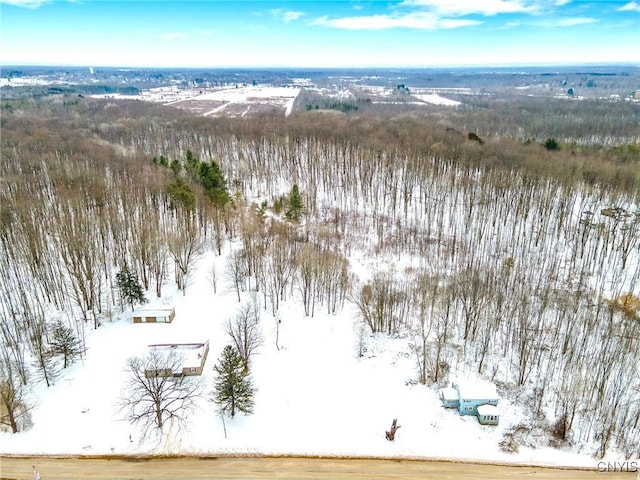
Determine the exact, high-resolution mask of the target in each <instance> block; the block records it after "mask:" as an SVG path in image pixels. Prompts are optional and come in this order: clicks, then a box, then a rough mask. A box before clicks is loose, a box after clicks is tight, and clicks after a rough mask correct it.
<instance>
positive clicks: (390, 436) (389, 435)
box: [385, 418, 400, 442]
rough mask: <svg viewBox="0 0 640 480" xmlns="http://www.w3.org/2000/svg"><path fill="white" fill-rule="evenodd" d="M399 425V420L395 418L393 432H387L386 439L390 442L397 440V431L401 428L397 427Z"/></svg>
mask: <svg viewBox="0 0 640 480" xmlns="http://www.w3.org/2000/svg"><path fill="white" fill-rule="evenodd" d="M397 423H398V419H397V418H394V419H393V422H391V430H389V431H386V432H385V437H386V439H387V440H389V441H390V442H393V441H394V440H395V438H396V430H398V429H399V428H400V426H399V425H397Z"/></svg>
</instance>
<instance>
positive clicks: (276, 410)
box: [0, 245, 596, 468]
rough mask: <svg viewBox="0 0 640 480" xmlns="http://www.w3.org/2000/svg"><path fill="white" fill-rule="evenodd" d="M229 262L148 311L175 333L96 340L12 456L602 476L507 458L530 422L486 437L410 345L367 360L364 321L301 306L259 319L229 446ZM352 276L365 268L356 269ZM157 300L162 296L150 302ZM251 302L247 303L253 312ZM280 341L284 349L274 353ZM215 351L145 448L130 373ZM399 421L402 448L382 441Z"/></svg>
mask: <svg viewBox="0 0 640 480" xmlns="http://www.w3.org/2000/svg"><path fill="white" fill-rule="evenodd" d="M230 248H231V246H230V245H227V247H226V251H225V254H223V255H222V256H220V257H217V256H215V255H214V254H213V253H211V252H208V253H206V254H204V255H203V257H202V258H201V260H200V261H199V263H198V269H197V271H195V272H194V274H193V275H192V277H191V281H190V284H189V287H188V288H187V292H186V295H185V296H183V295H182V293H181V292H177V291H176V290H175V288H174V287H173V285H167V286H166V287H165V288H164V291H163V293H164V296H163V298H162V299H160V300H157V299H153V301H152V302H151V304H150V307H154V306H155V307H160V306H166V305H175V308H176V317H175V320H174V321H173V323H171V324H133V323H132V322H131V317H130V312H127V313H125V314H122V315H119V316H117V317H116V318H115V319H114V321H112V322H109V321H107V322H105V323H103V325H102V326H100V327H99V328H98V329H97V330H94V331H91V332H90V333H89V335H88V351H87V354H86V357H85V358H84V359H83V360H82V361H79V362H78V363H76V364H75V365H73V366H71V367H69V368H67V369H66V370H64V371H63V373H62V375H61V376H60V378H59V379H58V380H57V382H56V384H55V385H54V386H52V387H50V388H46V387H44V386H43V385H39V386H38V387H37V391H34V392H32V398H33V399H36V404H35V407H34V409H33V411H32V418H33V426H32V427H31V428H30V429H29V430H27V431H24V432H21V433H18V434H11V433H0V453H4V454H9V453H10V454H87V455H89V454H91V455H94V454H111V453H116V454H160V453H180V454H243V453H253V454H291V455H340V456H342V455H354V456H385V457H430V458H433V457H446V458H464V459H479V460H485V461H505V462H517V463H533V464H550V465H575V466H586V467H593V468H595V465H596V460H594V459H593V458H591V457H589V456H586V455H577V454H573V453H569V452H563V451H558V450H553V449H550V448H538V449H535V450H533V449H527V448H520V451H519V453H517V454H506V453H503V452H501V451H500V448H499V442H500V441H501V439H502V437H503V434H504V432H505V431H506V430H507V429H509V427H511V426H513V425H515V424H518V423H519V422H520V421H521V420H522V418H523V417H524V412H523V411H522V410H521V409H520V407H519V406H518V405H514V404H513V403H512V402H510V401H508V400H505V399H503V400H502V401H501V403H500V411H501V419H500V425H499V426H497V427H491V426H481V425H480V424H479V423H478V421H477V420H476V418H475V417H461V416H459V415H458V414H457V412H456V411H455V410H446V409H444V408H442V406H441V403H440V400H439V399H438V396H437V393H438V392H437V390H436V389H435V388H430V387H428V386H424V385H421V384H419V383H416V382H415V381H414V380H415V378H416V369H415V360H414V357H413V355H412V354H410V353H409V352H410V350H409V346H408V345H409V341H410V339H408V338H389V337H386V336H383V335H381V336H371V335H369V333H368V332H367V333H366V338H365V347H366V351H365V353H364V356H363V357H362V358H358V355H357V351H358V348H357V344H358V328H356V327H355V326H354V322H356V315H355V310H354V309H353V307H351V306H349V304H347V306H346V307H345V309H344V310H342V311H341V312H339V313H338V314H337V315H327V314H326V313H325V312H322V309H321V308H317V310H316V317H315V318H308V317H305V316H304V314H303V311H302V306H301V305H300V302H298V301H296V300H289V301H287V302H284V303H283V304H282V305H281V309H280V312H279V318H280V323H279V324H278V323H277V322H276V320H275V319H274V318H273V317H272V316H271V314H270V313H269V312H267V311H263V312H262V319H261V328H262V334H263V337H264V343H263V345H262V347H261V348H260V350H259V351H258V354H257V355H256V356H255V357H254V358H253V361H252V368H251V371H252V378H253V382H254V386H255V387H256V388H257V392H256V395H255V412H254V414H253V415H251V416H244V415H242V414H240V415H237V416H236V417H235V418H234V419H228V418H227V419H226V429H227V438H225V434H224V429H223V424H222V422H221V419H220V417H219V416H218V415H217V414H216V411H215V408H214V405H213V404H212V403H211V402H210V401H209V400H208V399H209V398H210V397H211V391H212V389H213V365H214V364H215V363H217V361H218V358H219V356H220V353H221V351H222V349H223V347H224V346H225V345H227V344H229V343H230V341H229V338H228V337H227V335H226V333H225V323H226V322H227V320H228V319H230V318H232V317H233V316H234V315H235V313H236V311H237V309H238V307H239V303H238V302H237V297H236V295H235V293H234V292H230V291H229V289H228V288H226V286H225V285H224V282H223V281H222V280H218V293H214V291H213V287H212V284H211V283H210V281H209V279H208V272H210V271H211V266H212V264H214V263H215V265H216V270H217V272H219V274H218V278H221V277H222V272H224V265H225V257H226V255H228V253H229V251H230ZM352 260H353V262H354V267H355V270H357V269H358V268H359V265H358V264H360V268H362V263H364V259H363V258H358V257H357V256H354V257H353V258H352ZM148 296H149V297H150V298H152V297H153V292H148ZM249 299H250V297H249V294H248V293H245V294H244V296H243V302H244V301H249ZM276 337H277V338H278V341H277V345H276ZM206 340H209V342H210V351H209V356H208V359H207V363H206V365H205V374H204V375H203V377H204V381H205V383H206V388H205V390H204V395H203V397H202V398H201V399H200V400H199V402H198V404H199V408H198V409H197V411H195V412H194V413H193V414H192V415H191V416H190V417H189V418H188V421H187V425H186V427H185V428H184V429H183V430H177V429H172V428H168V429H167V431H166V432H165V435H164V436H163V437H162V438H146V439H144V438H142V437H141V435H140V432H139V431H138V430H137V429H136V428H134V427H132V426H131V425H130V424H129V422H128V421H127V420H126V419H125V417H124V412H122V411H120V410H119V408H118V398H119V396H120V395H121V393H122V391H123V388H124V387H125V384H126V378H127V377H126V373H125V363H126V360H127V359H128V358H129V357H131V356H141V355H143V354H144V353H145V350H146V347H147V345H149V344H153V343H168V342H204V341H206ZM394 418H397V419H398V424H399V425H400V426H401V429H399V430H398V433H397V435H396V440H395V441H394V442H389V441H387V440H386V439H385V430H387V429H389V427H390V425H391V421H392V420H393V419H394Z"/></svg>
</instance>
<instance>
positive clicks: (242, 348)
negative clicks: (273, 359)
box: [227, 294, 262, 373]
mask: <svg viewBox="0 0 640 480" xmlns="http://www.w3.org/2000/svg"><path fill="white" fill-rule="evenodd" d="M259 322H260V307H259V305H258V299H257V297H256V295H255V294H254V295H252V298H251V301H250V302H248V303H245V304H244V305H242V306H241V307H240V309H239V310H238V313H237V314H236V316H235V317H234V318H233V319H232V320H229V321H228V322H227V333H228V334H229V336H230V337H231V339H232V340H233V344H234V346H235V347H236V350H237V351H238V353H239V354H240V357H241V358H242V365H243V367H244V370H245V373H246V372H248V371H249V360H250V358H251V356H252V355H253V354H254V353H255V351H256V350H257V349H258V348H259V347H260V346H261V345H262V332H261V331H260V323H259Z"/></svg>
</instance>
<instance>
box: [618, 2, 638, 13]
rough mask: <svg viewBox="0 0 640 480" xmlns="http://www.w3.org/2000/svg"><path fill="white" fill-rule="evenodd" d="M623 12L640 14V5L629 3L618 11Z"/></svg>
mask: <svg viewBox="0 0 640 480" xmlns="http://www.w3.org/2000/svg"><path fill="white" fill-rule="evenodd" d="M618 10H619V11H621V12H640V3H638V2H629V3H627V4H626V5H623V6H622V7H620V8H619V9H618Z"/></svg>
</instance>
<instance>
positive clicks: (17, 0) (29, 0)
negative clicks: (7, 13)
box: [0, 0, 49, 8]
mask: <svg viewBox="0 0 640 480" xmlns="http://www.w3.org/2000/svg"><path fill="white" fill-rule="evenodd" d="M45 3H49V0H0V4H6V5H13V6H14V7H23V8H38V7H41V6H42V5H44V4H45Z"/></svg>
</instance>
